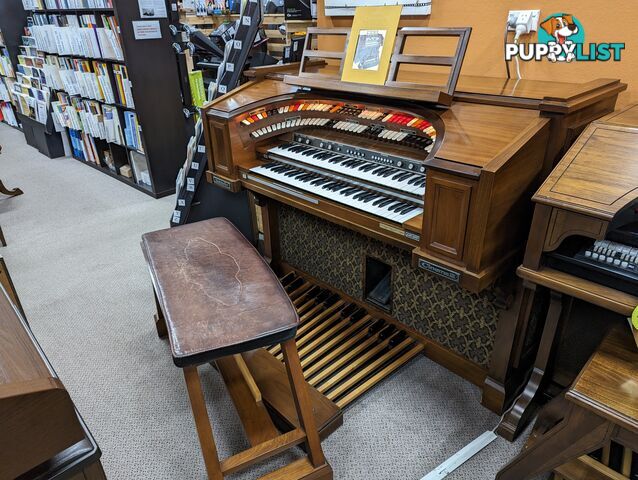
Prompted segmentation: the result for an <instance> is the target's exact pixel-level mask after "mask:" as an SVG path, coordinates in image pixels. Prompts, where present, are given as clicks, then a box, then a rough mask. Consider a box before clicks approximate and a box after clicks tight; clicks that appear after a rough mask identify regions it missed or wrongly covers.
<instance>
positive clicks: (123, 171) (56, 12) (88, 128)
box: [3, 0, 187, 198]
mask: <svg viewBox="0 0 638 480" xmlns="http://www.w3.org/2000/svg"><path fill="white" fill-rule="evenodd" d="M3 1H4V0H3ZM18 1H20V0H18ZM38 1H39V2H40V5H38V6H36V8H35V9H31V10H30V11H29V16H30V17H32V18H33V20H34V24H35V26H36V28H35V29H33V30H34V33H33V36H34V37H36V38H37V40H38V42H37V43H38V48H39V49H40V50H43V51H44V52H45V53H44V55H45V67H44V68H45V71H46V77H47V83H49V84H50V86H51V87H52V92H53V93H52V96H51V97H52V98H51V100H52V102H51V111H52V115H53V116H54V117H55V120H56V122H58V123H59V124H61V125H62V126H63V127H64V128H65V130H66V133H67V135H68V138H69V143H70V146H71V153H72V157H73V158H75V159H76V160H79V161H81V162H83V163H84V164H86V165H88V166H90V167H93V168H95V169H96V170H99V171H101V172H103V173H105V174H106V175H108V176H110V177H113V178H115V179H117V180H119V181H121V182H123V183H125V184H128V185H130V186H131V187H133V188H136V189H138V190H140V191H142V192H144V193H146V194H148V195H150V196H152V197H155V198H160V197H163V196H166V195H170V194H172V193H174V191H175V178H176V176H177V173H178V171H179V168H180V166H181V164H182V163H183V161H184V156H185V154H186V143H187V132H186V122H185V118H184V114H183V111H182V99H181V93H180V84H179V76H178V71H177V60H176V57H175V53H174V51H173V49H172V48H171V44H172V43H173V38H172V35H171V33H170V31H169V23H170V21H169V18H154V19H142V18H140V11H139V7H138V2H136V1H130V0H110V1H108V0H100V2H101V5H100V6H99V7H95V8H87V6H88V5H98V4H100V2H97V1H95V0H83V1H80V0H48V1H44V0H41V1H40V0H38ZM172 3H174V2H173V0H170V1H167V13H168V14H169V15H170V12H171V8H172V6H171V4H172ZM65 5H75V6H78V5H83V7H84V8H68V9H67V8H62V7H64V6H65ZM53 6H55V8H52V7H53ZM149 20H150V21H157V22H159V25H160V32H161V38H160V39H151V40H136V39H135V36H134V31H133V23H132V22H135V21H149ZM65 29H68V30H65ZM49 30H53V31H55V37H54V38H56V41H55V44H51V43H50V42H49V40H50V39H51V38H52V37H50V36H49ZM60 37H62V40H60ZM77 39H80V41H78V40H77Z"/></svg>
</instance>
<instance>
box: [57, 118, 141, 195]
mask: <svg viewBox="0 0 638 480" xmlns="http://www.w3.org/2000/svg"><path fill="white" fill-rule="evenodd" d="M69 140H70V143H71V151H72V154H73V156H74V157H75V158H77V159H79V160H83V161H85V162H91V163H94V164H96V165H98V166H101V167H107V168H108V169H109V170H111V171H112V172H114V173H118V167H117V165H116V164H115V161H114V159H113V155H112V152H111V150H110V149H109V148H104V147H103V146H100V145H99V142H96V139H95V138H94V137H92V136H91V135H90V134H87V133H86V132H83V131H81V130H69ZM125 155H126V158H127V160H128V162H127V166H128V165H130V167H131V169H132V173H133V177H134V179H135V182H136V183H137V184H138V185H141V186H143V187H146V188H151V176H150V172H149V169H148V161H147V160H146V156H145V155H143V154H141V153H139V152H134V151H131V152H128V153H127V154H125ZM127 168H128V167H127ZM119 170H120V173H121V172H122V171H123V168H122V167H120V168H119ZM128 176H130V173H129V175H128Z"/></svg>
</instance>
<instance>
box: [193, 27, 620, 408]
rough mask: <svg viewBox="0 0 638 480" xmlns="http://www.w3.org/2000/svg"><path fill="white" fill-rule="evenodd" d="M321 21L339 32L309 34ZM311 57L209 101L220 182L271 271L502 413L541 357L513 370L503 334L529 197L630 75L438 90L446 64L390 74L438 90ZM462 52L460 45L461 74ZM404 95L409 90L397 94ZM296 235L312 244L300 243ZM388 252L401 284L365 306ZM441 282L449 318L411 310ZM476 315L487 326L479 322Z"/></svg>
mask: <svg viewBox="0 0 638 480" xmlns="http://www.w3.org/2000/svg"><path fill="white" fill-rule="evenodd" d="M434 30H439V29H434ZM454 30H455V32H458V31H461V30H463V29H454ZM428 31H432V29H427V28H423V29H409V30H400V31H399V35H404V36H408V35H414V36H416V34H417V33H418V34H425V33H427V32H428ZM317 33H318V34H320V35H321V34H326V31H325V30H311V31H310V32H309V35H312V34H317ZM329 33H330V32H329V31H328V34H329ZM334 33H336V34H338V35H347V32H346V33H344V30H343V29H337V30H336V31H335V32H334ZM467 35H469V31H468V33H467ZM465 42H467V36H466V37H465ZM401 43H402V42H398V44H397V49H399V51H400V49H401V48H402V46H401ZM460 43H461V44H463V42H460ZM308 44H310V43H308ZM458 51H459V52H461V53H462V52H464V51H465V46H463V45H462V47H461V48H460V49H459V50H458ZM308 53H309V52H308V51H306V52H305V53H304V55H306V59H305V61H307V59H308V58H311V59H312V61H313V64H312V65H308V64H306V65H302V66H301V69H300V73H299V74H298V75H297V76H291V75H290V73H291V72H286V71H285V69H280V68H277V69H269V70H268V72H269V73H266V74H264V73H262V72H251V73H250V74H249V77H252V78H254V79H255V80H253V81H249V82H247V83H245V84H243V85H241V86H240V87H238V88H237V89H236V90H235V91H233V92H231V93H230V94H228V95H225V96H223V97H220V98H218V99H216V100H215V101H213V102H211V103H209V104H208V105H206V106H205V107H204V115H203V117H204V122H205V125H204V134H205V136H206V145H207V149H206V150H207V153H208V170H207V172H206V176H207V180H208V181H209V182H210V183H213V184H215V185H216V186H217V187H219V188H224V189H226V190H228V191H231V192H239V191H241V190H248V191H249V193H250V195H251V196H252V197H254V205H256V206H255V208H254V212H253V213H254V217H255V218H254V223H255V224H256V225H261V227H260V229H259V230H260V233H263V238H264V249H263V250H264V251H263V253H264V255H265V256H266V257H268V258H270V259H272V266H273V268H275V269H276V270H278V271H279V272H281V273H285V272H288V271H290V268H293V269H294V270H295V271H298V272H300V273H301V274H303V275H304V276H305V277H307V278H310V279H311V280H312V281H313V282H314V281H318V282H320V283H322V284H325V285H327V286H328V287H331V288H332V291H334V292H336V293H338V294H339V295H342V296H345V297H346V298H353V299H355V300H357V301H359V302H361V303H362V304H364V305H367V307H366V308H368V307H369V308H370V310H371V311H372V312H374V313H375V314H383V315H386V317H388V318H389V319H391V320H392V321H393V322H394V324H396V325H397V326H398V328H400V329H402V330H404V331H406V332H407V333H408V335H409V336H410V337H411V338H414V339H416V340H418V341H419V342H421V343H422V344H424V345H425V348H424V352H425V354H426V355H428V356H430V357H431V358H434V359H436V361H438V362H439V363H442V364H443V365H445V366H446V367H448V368H449V369H451V370H452V371H454V372H456V373H458V374H460V375H462V376H463V377H465V378H467V379H468V380H470V381H472V382H473V383H475V384H477V385H480V386H482V387H483V403H484V404H485V405H486V406H488V407H489V408H491V409H492V410H494V411H501V410H502V408H503V406H504V405H505V404H506V403H507V402H508V401H509V399H510V398H511V397H512V396H513V394H514V393H515V391H516V390H517V388H518V386H519V385H520V384H521V381H522V380H521V379H522V378H523V377H524V373H525V372H526V371H527V368H528V366H529V365H530V361H531V360H530V359H528V358H525V359H521V362H520V363H519V364H518V365H516V366H513V365H512V362H511V345H507V344H504V343H503V342H499V339H498V338H496V337H495V333H494V332H495V331H497V330H498V331H499V332H500V331H501V330H502V329H501V328H499V325H501V326H502V325H505V326H507V325H511V324H512V323H511V322H510V320H509V316H510V315H511V314H512V309H511V308H509V307H510V305H511V297H512V296H513V295H514V294H517V292H512V291H509V290H508V289H507V288H508V287H509V286H511V284H510V283H509V282H502V279H503V278H504V276H506V275H509V274H511V272H512V270H513V266H514V264H515V263H516V260H517V259H518V258H519V256H520V255H521V253H522V248H523V245H524V240H525V238H526V236H527V230H528V228H529V220H530V218H531V202H530V198H531V195H532V193H533V191H534V190H535V189H536V188H537V187H538V185H539V184H540V182H541V181H542V180H543V178H544V177H545V176H546V175H547V174H548V173H549V171H550V170H551V168H552V166H553V164H554V162H555V161H556V160H557V159H558V158H559V157H560V155H562V153H563V152H564V151H565V150H566V148H568V147H569V145H570V144H571V143H572V141H573V140H574V139H575V138H576V136H577V135H578V134H579V133H580V132H581V131H582V129H583V128H584V127H585V126H586V125H587V124H588V123H589V122H590V121H592V120H595V119H596V118H599V117H601V116H602V115H604V114H606V113H609V112H610V111H612V110H613V108H614V105H615V102H616V98H617V95H618V93H619V92H621V91H623V90H624V89H625V88H626V86H625V85H624V84H622V83H620V82H619V81H618V80H608V79H601V80H596V81H592V82H589V83H584V84H567V83H553V82H551V83H550V82H537V81H529V80H521V81H518V82H514V81H508V80H501V79H492V78H481V77H463V76H458V78H456V79H454V78H452V80H453V82H452V86H451V87H450V89H449V90H448V91H442V90H441V89H439V90H438V92H439V93H438V94H437V95H433V94H432V92H433V91H434V89H433V88H432V87H431V86H432V85H447V82H448V81H447V79H448V78H450V77H449V76H446V77H445V81H442V76H441V75H440V74H438V73H437V74H431V75H430V74H424V73H418V74H415V73H414V72H410V71H401V72H399V74H398V76H397V77H396V78H393V80H398V81H399V82H401V83H404V84H415V83H421V85H428V86H423V87H422V88H421V89H420V92H419V91H418V90H419V89H415V88H406V89H404V90H401V88H402V87H399V86H393V85H384V86H366V87H365V88H363V87H362V86H360V85H358V84H351V85H349V84H346V83H344V82H339V81H338V80H335V78H338V77H336V75H338V73H337V72H338V71H339V69H340V65H335V63H334V60H335V59H339V58H340V56H339V55H338V54H337V55H332V56H330V55H326V56H328V57H330V58H327V59H326V60H325V62H323V63H316V62H317V60H319V56H320V55H319V54H318V53H316V54H315V53H310V54H308ZM395 54H397V52H396V51H395ZM398 55H403V54H402V53H399V54H398ZM408 60H413V59H408ZM426 60H427V59H426ZM427 61H429V60H427ZM461 62H462V58H461V57H457V59H456V62H455V63H454V66H453V68H451V70H452V72H454V71H455V70H456V71H458V70H460V64H461ZM415 63H416V64H417V65H420V64H421V63H427V62H426V61H424V62H421V63H419V62H415ZM330 76H332V80H330V81H326V78H330ZM452 77H454V75H452ZM454 84H456V89H455V88H454V86H453V85H454ZM310 86H312V88H311V89H309V87H310ZM360 87H361V88H360ZM346 90H356V93H355V92H349V91H346ZM398 91H400V92H405V93H403V94H401V95H400V99H393V100H391V101H389V100H388V97H393V96H397V95H396V92H398ZM446 95H447V96H446ZM406 98H410V99H411V101H406ZM428 138H429V140H430V141H431V142H430V143H428ZM370 165H372V167H370ZM361 168H363V169H364V170H360V169H361ZM366 168H373V170H372V173H370V172H368V171H366V170H365V169H366ZM375 172H376V173H375ZM375 175H376V176H377V177H383V178H375ZM384 175H385V176H384ZM406 175H407V176H406ZM388 176H389V177H388ZM297 178H298V179H299V180H297ZM326 182H327V183H326ZM402 182H403V183H402ZM413 182H416V183H413ZM421 187H425V188H421ZM341 192H344V193H341ZM353 192H354V193H353ZM355 197H356V199H355V200H353V198H355ZM358 198H360V199H361V200H358ZM388 202H390V203H388ZM371 204H372V205H374V206H375V207H374V208H372V207H369V205H371ZM283 207H285V211H286V212H288V213H286V214H285V215H284V216H283V217H282V215H281V214H282V212H283V210H282V208H283ZM384 208H385V209H386V210H384ZM291 212H292V213H291ZM297 212H298V213H297ZM403 212H405V213H403ZM313 218H314V219H316V220H311V219H313ZM282 221H283V222H285V223H286V224H285V225H284V224H283V223H282ZM291 222H292V223H291ZM330 225H332V227H331V228H333V229H334V235H338V236H339V238H340V239H341V241H340V242H339V243H336V244H331V245H330V249H329V252H327V254H328V256H325V257H322V258H316V255H318V251H319V250H321V251H323V250H322V249H321V247H322V245H319V244H317V245H313V243H312V242H313V241H315V239H316V238H321V239H326V240H328V241H330V240H329V239H330V235H331V234H330V229H329V228H330V227H329V226H330ZM324 226H325V227H324ZM342 227H343V228H342ZM295 228H296V229H298V230H295ZM315 228H319V229H324V230H325V231H324V230H321V231H317V232H315V231H314V230H312V229H315ZM299 229H300V230H299ZM326 232H328V233H327V235H328V236H323V235H322V233H326ZM295 242H302V243H304V245H303V248H298V249H297V250H295V249H294V243H295ZM359 246H361V249H358V250H357V248H359ZM355 247H356V248H355ZM293 250H294V251H293ZM293 254H294V255H293ZM291 255H293V256H294V257H295V258H294V259H293V261H292V262H291V261H290V258H288V257H290V256H291ZM379 255H381V256H383V255H385V257H384V258H383V259H382V260H384V261H385V262H386V263H387V265H388V266H389V267H390V269H391V270H392V280H391V282H390V283H391V286H394V287H391V288H394V290H395V291H394V302H393V304H392V305H389V306H388V309H387V311H384V312H382V311H381V310H380V309H379V308H376V306H375V305H370V304H367V302H366V298H365V295H364V294H363V292H364V290H365V288H364V286H363V285H362V284H363V283H364V282H365V277H366V275H368V271H367V270H366V266H365V265H362V263H363V262H365V261H366V259H367V258H368V257H374V256H376V257H379ZM377 259H378V258H377ZM406 259H407V260H406ZM326 262H327V263H328V264H329V265H327V266H324V265H323V263H326ZM324 267H325V268H324ZM353 269H354V272H355V273H354V274H353V273H352V270H353ZM499 282H502V283H503V284H504V285H499ZM433 294H436V295H439V296H441V295H443V296H444V297H442V300H443V301H444V302H446V304H447V305H448V312H449V313H448V315H447V316H446V315H445V314H440V315H439V314H438V313H437V312H436V311H435V310H431V309H427V308H423V307H419V308H416V309H415V308H414V304H415V303H416V304H417V305H421V304H423V305H425V304H426V302H428V297H431V296H432V295H433ZM485 305H488V307H489V308H484V307H485ZM468 312H470V313H468ZM436 315H439V316H438V317H437V316H436ZM448 316H449V318H448ZM435 326H436V328H435ZM478 327H480V328H481V329H482V330H481V333H480V334H479V332H476V333H475V332H472V331H471V329H473V328H478ZM499 335H500V333H499ZM273 353H276V352H273ZM355 374H356V373H355Z"/></svg>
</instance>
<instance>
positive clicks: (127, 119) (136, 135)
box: [124, 110, 144, 153]
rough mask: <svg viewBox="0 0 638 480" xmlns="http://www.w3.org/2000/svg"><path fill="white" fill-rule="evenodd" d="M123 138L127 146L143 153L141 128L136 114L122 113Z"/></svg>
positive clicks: (128, 111) (127, 111)
mask: <svg viewBox="0 0 638 480" xmlns="http://www.w3.org/2000/svg"><path fill="white" fill-rule="evenodd" d="M124 138H125V139H126V145H127V146H129V147H130V148H134V149H135V150H137V151H138V152H140V153H144V144H143V142H142V128H141V127H140V124H139V122H138V121H137V114H136V113H135V112H131V111H130V110H126V111H125V112H124Z"/></svg>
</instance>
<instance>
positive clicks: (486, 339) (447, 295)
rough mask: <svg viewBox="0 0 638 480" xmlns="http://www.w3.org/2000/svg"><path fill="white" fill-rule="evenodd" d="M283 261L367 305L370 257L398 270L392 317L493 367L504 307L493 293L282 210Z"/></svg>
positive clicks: (374, 242)
mask: <svg viewBox="0 0 638 480" xmlns="http://www.w3.org/2000/svg"><path fill="white" fill-rule="evenodd" d="M279 229H280V232H279V233H280V243H281V256H282V259H283V260H284V261H285V262H287V263H289V264H290V265H292V266H293V267H296V268H298V269H300V270H302V271H304V272H306V273H308V274H310V275H312V276H314V277H316V278H318V279H319V280H321V281H323V282H326V283H327V284H329V285H331V286H333V287H335V288H337V289H339V290H342V291H344V292H345V293H347V294H348V295H350V296H352V297H354V298H357V299H361V300H363V278H364V268H365V259H366V256H369V257H372V258H376V259H378V260H380V261H382V262H385V263H387V264H389V265H390V266H391V267H392V289H393V300H392V316H393V317H394V318H396V319H397V320H399V321H400V322H402V323H404V324H406V325H408V326H409V327H411V328H413V329H415V330H416V331H418V332H420V333H422V334H424V335H425V336H426V337H428V338H431V339H432V340H434V341H436V342H438V343H440V344H441V345H443V346H445V347H447V348H449V349H450V350H452V351H454V352H457V353H459V354H460V355H462V356H463V357H465V358H467V359H469V360H471V361H473V362H474V363H477V364H478V365H481V366H483V367H487V366H488V363H489V359H490V355H491V353H492V348H493V345H494V333H495V331H496V324H497V319H498V316H499V312H500V307H499V305H501V302H499V301H498V298H497V295H496V293H495V291H494V290H493V289H487V290H485V291H483V292H481V293H480V294H474V293H471V292H469V291H467V290H465V289H462V288H460V287H459V286H458V285H456V284H454V283H451V282H449V281H447V280H444V279H442V278H439V277H437V276H434V275H432V274H429V273H427V272H425V271H424V270H421V269H417V268H413V267H412V265H411V257H410V253H409V252H406V251H403V250H401V249H399V248H396V247H393V246H390V245H387V244H384V243H382V242H379V241H377V240H374V239H371V238H369V237H366V236H364V235H361V234H358V233H356V232H353V231H351V230H348V229H346V228H343V227H341V226H339V225H335V224H333V223H330V222H327V221H325V220H323V219H320V218H318V217H314V216H312V215H309V214H306V213H304V212H301V211H299V210H296V209H293V208H291V207H287V206H285V205H280V208H279Z"/></svg>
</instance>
